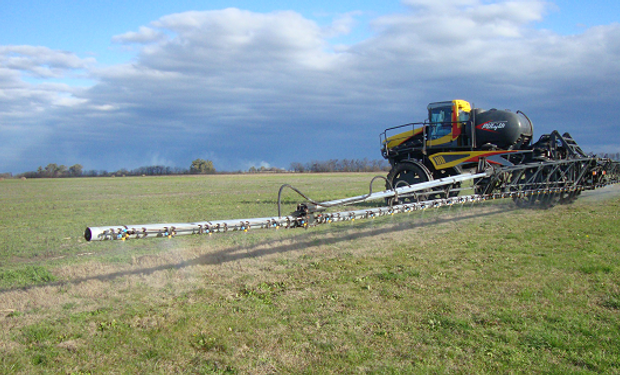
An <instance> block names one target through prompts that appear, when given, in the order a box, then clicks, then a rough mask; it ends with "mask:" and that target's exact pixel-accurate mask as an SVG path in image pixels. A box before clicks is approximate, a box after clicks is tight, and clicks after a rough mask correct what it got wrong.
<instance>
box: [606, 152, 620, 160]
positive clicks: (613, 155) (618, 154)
mask: <svg viewBox="0 0 620 375" xmlns="http://www.w3.org/2000/svg"><path fill="white" fill-rule="evenodd" d="M601 157H603V158H609V159H612V160H618V161H620V152H616V153H611V154H604V155H603V156H601Z"/></svg>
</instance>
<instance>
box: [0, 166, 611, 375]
mask: <svg viewBox="0 0 620 375" xmlns="http://www.w3.org/2000/svg"><path fill="white" fill-rule="evenodd" d="M371 176H372V175H358V174H352V175H303V176H300V175H270V176H208V177H183V178H178V177H169V178H168V177H167V178H115V179H111V178H110V179H92V180H87V179H84V180H75V181H72V180H37V181H30V180H28V181H12V180H5V181H2V182H0V189H3V190H2V191H3V194H2V198H0V199H2V200H3V201H2V202H0V203H1V204H2V206H1V207H2V208H0V211H2V212H0V214H7V213H8V214H10V215H13V216H12V218H13V219H11V220H8V219H6V218H5V217H3V218H2V219H0V220H2V222H1V223H0V226H3V230H4V231H7V230H9V231H12V232H11V234H12V235H11V236H10V237H7V236H4V237H3V239H2V240H1V241H2V242H1V243H0V245H1V247H2V248H3V249H5V248H6V249H7V251H5V252H3V253H2V254H1V255H0V257H1V258H0V259H1V260H0V262H1V265H2V269H1V270H0V327H2V328H0V373H7V374H26V373H54V374H56V373H66V374H87V373H91V374H94V373H156V374H157V373H160V374H164V373H165V374H168V373H175V372H178V373H196V374H246V373H252V374H270V373H291V374H304V373H307V374H317V373H318V374H327V373H347V374H402V373H414V374H417V373H419V374H427V373H463V374H471V373H489V374H496V373H528V374H529V373H544V374H567V373H569V374H571V373H572V374H595V373H600V374H613V373H620V262H619V260H620V255H619V252H618V249H620V219H619V217H618V207H619V206H620V194H618V188H615V187H611V188H607V189H610V191H611V193H607V194H602V195H601V194H596V193H595V194H584V196H583V197H582V198H580V199H579V200H578V201H577V203H575V204H574V205H571V206H558V207H555V208H553V209H549V210H516V209H514V207H513V206H512V204H511V203H510V202H491V204H485V205H477V206H473V207H469V206H468V207H452V208H450V209H443V210H437V211H426V212H424V213H413V214H406V215H396V216H394V217H388V218H379V219H374V220H369V221H359V222H358V221H356V222H355V223H350V222H347V223H340V224H337V225H332V226H322V227H316V228H311V229H308V230H280V231H264V232H260V231H255V232H253V233H230V234H224V235H214V236H212V237H207V236H187V237H178V238H175V239H172V240H159V239H152V240H134V241H127V242H120V241H114V242H99V243H85V242H84V241H83V240H82V239H81V232H82V231H83V229H84V227H86V226H87V225H92V226H97V225H105V224H122V223H124V222H132V223H144V222H166V221H193V220H199V219H203V218H209V219H221V218H231V217H252V216H264V215H266V214H267V215H273V214H274V211H275V206H274V202H275V195H276V194H277V189H278V188H279V186H280V185H281V184H282V183H292V184H293V185H295V186H298V187H300V188H301V189H302V190H304V191H305V192H307V193H308V194H310V195H311V196H312V197H316V198H317V199H333V198H338V197H342V196H348V195H357V194H361V193H364V192H365V191H366V190H367V184H368V181H369V180H370V177H371ZM20 184H21V185H20ZM5 192H6V194H4V193H5ZM121 196H125V197H127V196H131V197H132V198H131V199H125V200H123V199H120V197H121ZM257 200H259V201H260V202H258V203H257ZM286 202H287V205H288V209H289V210H290V209H292V207H294V205H295V203H297V202H298V200H297V197H294V196H293V195H292V194H291V195H287V197H286ZM27 209H32V210H34V211H33V212H31V213H30V214H27V213H26V212H27ZM17 212H20V213H21V214H20V215H17ZM35 212H36V214H35ZM3 216H4V215H3ZM20 220H21V221H20ZM17 221H19V223H20V226H18V227H16V228H9V227H10V225H9V224H10V223H14V222H17ZM33 226H36V227H37V231H36V232H37V236H34V235H32V233H30V232H28V231H26V230H18V228H24V227H27V228H28V227H33ZM67 238H69V239H67Z"/></svg>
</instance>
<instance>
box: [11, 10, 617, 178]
mask: <svg viewBox="0 0 620 375" xmlns="http://www.w3.org/2000/svg"><path fill="white" fill-rule="evenodd" d="M402 3H403V5H404V6H405V7H406V11H404V12H402V13H399V14H393V15H389V16H382V17H378V18H375V19H374V20H373V21H372V22H371V24H370V25H369V26H370V27H371V28H372V30H373V34H372V36H371V37H369V38H367V39H365V40H363V41H361V42H359V43H355V44H352V45H341V44H334V43H332V40H334V39H337V38H338V37H339V36H342V35H345V34H347V33H349V32H351V31H352V30H353V28H354V27H362V26H360V25H357V24H356V23H355V17H356V13H355V12H351V13H349V14H346V15H342V16H341V17H338V18H335V19H334V20H333V22H332V24H331V25H326V26H320V25H319V24H318V23H317V22H315V21H313V20H310V19H308V18H305V17H304V16H302V15H301V14H299V13H296V12H293V11H277V12H272V13H253V12H249V11H245V10H241V9H234V8H230V9H223V10H213V11H202V12H198V11H190V12H184V13H178V14H170V15H167V16H164V17H161V18H160V19H158V20H154V21H153V22H151V23H150V24H148V25H144V26H142V27H140V28H139V29H138V30H137V31H128V32H126V33H124V34H121V35H115V36H114V35H113V36H110V38H111V42H112V44H113V45H115V46H121V47H122V48H126V49H127V50H130V51H133V53H134V58H133V59H132V60H131V61H129V62H127V63H124V64H117V65H112V66H100V65H99V64H97V62H96V60H95V59H94V58H92V57H88V58H82V57H79V56H77V55H76V54H74V53H72V52H67V51H57V50H51V49H49V48H47V47H44V46H0V172H2V171H11V172H24V171H27V170H34V169H36V168H37V167H38V166H39V165H43V166H45V165H47V164H48V163H58V164H66V165H71V164H74V163H81V164H83V165H84V168H85V169H107V170H116V169H120V168H128V169H132V168H136V167H139V166H143V165H150V164H151V161H152V160H165V161H167V162H168V163H171V164H173V165H172V166H180V167H189V165H190V164H191V161H192V160H193V159H196V158H208V159H211V160H213V161H214V163H215V166H216V168H218V169H227V170H236V169H242V168H243V169H246V168H247V165H248V163H251V161H253V160H261V161H262V162H263V163H268V164H270V165H275V166H279V167H288V165H289V164H290V162H293V161H302V162H305V161H310V160H312V159H317V160H326V159H332V158H335V159H342V158H363V157H368V158H370V159H377V158H380V153H379V137H378V135H379V133H380V132H381V131H383V129H384V128H386V127H389V126H394V125H398V124H400V123H406V122H411V121H421V120H423V119H424V118H425V108H426V105H427V103H429V102H432V101H440V100H450V99H455V98H461V99H465V100H469V101H471V102H473V103H474V104H476V105H477V106H479V107H482V108H491V107H497V108H511V109H513V110H517V109H521V110H523V111H524V112H526V113H527V114H528V115H529V117H530V118H532V119H533V121H534V124H535V136H536V137H537V136H539V135H541V134H543V133H547V132H549V131H551V130H554V129H558V130H560V131H561V132H565V131H568V132H570V133H571V134H572V135H573V137H574V138H576V139H577V141H578V142H579V143H580V145H582V147H583V148H585V149H587V150H589V151H594V152H618V151H620V145H619V143H618V139H619V137H618V135H619V133H620V131H619V130H618V128H617V127H616V126H614V125H615V121H616V119H617V118H618V117H619V116H620V113H619V110H618V109H617V108H618V106H617V104H616V103H615V99H616V98H617V97H618V96H619V95H618V94H619V91H620V88H619V87H620V85H619V83H620V82H619V81H620V74H619V73H620V71H619V70H620V64H618V63H617V61H618V60H619V57H620V25H619V24H610V25H600V26H596V27H592V28H589V29H586V30H585V31H584V32H583V33H581V34H578V35H559V34H557V33H554V32H552V31H549V30H541V29H538V28H536V24H537V22H539V21H541V20H543V19H544V17H545V15H546V13H547V11H548V8H547V6H548V5H547V3H546V2H544V1H536V0H531V1H530V0H526V1H518V0H515V1H501V2H491V3H489V2H483V1H478V0H448V1H439V2H438V1H430V0H403V2H402ZM84 79H87V80H88V81H89V82H93V83H92V84H89V85H87V86H80V85H77V84H74V83H73V82H76V81H78V80H84Z"/></svg>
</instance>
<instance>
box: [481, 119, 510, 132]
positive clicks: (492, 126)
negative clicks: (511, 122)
mask: <svg viewBox="0 0 620 375" xmlns="http://www.w3.org/2000/svg"><path fill="white" fill-rule="evenodd" d="M506 123H507V122H506V121H489V122H485V123H484V124H480V125H478V126H476V128H477V129H481V130H486V131H488V132H493V133H497V131H498V130H500V129H504V128H505V127H506Z"/></svg>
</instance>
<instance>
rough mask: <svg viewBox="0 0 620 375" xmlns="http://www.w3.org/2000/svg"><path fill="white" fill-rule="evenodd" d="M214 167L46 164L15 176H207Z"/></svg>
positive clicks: (195, 163)
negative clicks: (112, 168) (116, 167)
mask: <svg viewBox="0 0 620 375" xmlns="http://www.w3.org/2000/svg"><path fill="white" fill-rule="evenodd" d="M215 172H216V170H215V167H214V166H213V162H212V161H211V160H203V159H196V160H194V161H193V162H192V164H191V166H190V168H189V169H187V168H179V167H168V166H164V165H149V166H145V167H139V168H136V169H132V170H128V169H125V168H122V169H119V170H118V171H115V172H108V171H106V170H94V169H91V170H86V171H85V170H83V167H82V165H81V164H75V165H72V166H71V167H68V168H67V167H66V166H65V165H58V164H55V163H51V164H48V165H47V166H46V167H45V168H43V167H39V168H38V169H37V170H36V171H31V172H25V173H21V174H19V175H17V177H25V178H63V177H112V176H118V177H123V176H168V175H184V174H207V173H215ZM2 177H7V178H10V177H12V175H11V174H10V173H4V174H2Z"/></svg>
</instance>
